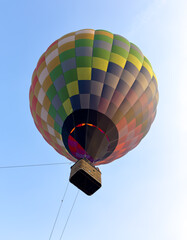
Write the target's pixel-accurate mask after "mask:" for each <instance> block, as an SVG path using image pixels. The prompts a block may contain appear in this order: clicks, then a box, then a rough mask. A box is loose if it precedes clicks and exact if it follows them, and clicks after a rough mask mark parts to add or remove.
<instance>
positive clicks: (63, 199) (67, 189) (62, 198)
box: [49, 181, 69, 240]
mask: <svg viewBox="0 0 187 240" xmlns="http://www.w3.org/2000/svg"><path fill="white" fill-rule="evenodd" d="M68 186H69V181H68V183H67V186H66V190H65V192H64V195H63V198H62V200H61V203H60V207H59V209H58V212H57V216H56V218H55V221H54V224H53V227H52V230H51V234H50V237H49V240H50V239H51V237H52V235H53V231H54V228H55V225H56V222H57V220H58V217H59V214H60V210H61V208H62V204H63V202H64V198H65V196H66V192H67V190H68Z"/></svg>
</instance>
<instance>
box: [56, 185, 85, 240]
mask: <svg viewBox="0 0 187 240" xmlns="http://www.w3.org/2000/svg"><path fill="white" fill-rule="evenodd" d="M79 192H80V190H78V191H77V194H76V196H75V199H74V202H73V205H72V207H71V210H70V212H69V215H68V218H67V221H66V223H65V225H64V228H63V230H62V234H61V236H60V238H59V240H61V239H62V237H63V235H64V232H65V229H66V226H67V224H68V220H69V218H70V216H71V213H72V210H73V208H74V206H75V202H76V200H77V197H78V194H79Z"/></svg>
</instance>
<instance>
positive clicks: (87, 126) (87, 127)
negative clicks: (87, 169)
mask: <svg viewBox="0 0 187 240" xmlns="http://www.w3.org/2000/svg"><path fill="white" fill-rule="evenodd" d="M77 128H82V129H77ZM91 128H93V129H91ZM97 131H99V132H98V133H97V135H98V136H99V135H102V136H100V137H101V138H102V142H104V141H105V145H106V144H107V141H108V146H107V150H108V147H109V145H110V140H109V137H108V135H107V134H106V133H105V132H104V131H103V130H102V129H101V128H100V127H98V126H95V125H94V124H91V123H81V124H78V125H77V126H76V127H74V128H73V129H72V130H71V131H70V134H69V137H68V146H69V149H70V151H71V154H72V155H73V156H74V157H75V158H76V159H78V160H80V159H83V158H87V159H88V160H89V161H91V162H92V163H93V162H98V161H99V160H100V159H98V158H95V159H94V158H93V157H92V156H91V155H90V154H89V153H88V152H87V151H86V150H85V149H86V147H85V149H84V148H83V147H82V146H81V145H80V144H79V142H78V141H76V139H75V138H74V135H76V134H77V133H76V132H82V133H83V132H87V133H88V132H89V134H90V132H93V133H94V134H96V132H97ZM85 137H87V135H85ZM106 140H107V141H106ZM88 151H89V149H88Z"/></svg>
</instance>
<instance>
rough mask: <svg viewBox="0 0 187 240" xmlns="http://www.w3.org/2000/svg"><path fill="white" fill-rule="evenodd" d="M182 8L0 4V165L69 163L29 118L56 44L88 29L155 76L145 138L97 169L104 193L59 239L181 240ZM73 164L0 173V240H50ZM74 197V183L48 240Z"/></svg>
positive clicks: (186, 224)
mask: <svg viewBox="0 0 187 240" xmlns="http://www.w3.org/2000/svg"><path fill="white" fill-rule="evenodd" d="M186 10H187V4H186V2H185V0H178V1H174V0H171V1H169V0H157V1H148V0H142V1H138V0H134V1H124V0H116V1H111V0H108V1H106V0H103V1H101V0H100V1H99V0H95V1H88V2H86V1H85V0H84V1H83V0H79V1H71V0H70V1H60V0H53V1H49V0H46V1H36V0H33V1H21V0H18V1H3V0H1V10H0V11H1V14H0V21H1V44H0V51H1V58H0V66H1V94H0V107H1V117H0V126H1V138H0V150H1V157H0V166H7V165H22V164H37V163H54V162H68V161H67V160H66V159H65V158H64V157H62V156H60V155H59V154H58V153H56V152H55V151H54V150H53V149H52V148H51V147H50V146H48V144H47V143H46V142H45V141H44V140H43V138H42V136H41V135H40V134H39V133H38V132H37V129H36V127H35V126H34V123H33V120H32V117H31V114H30V110H29V97H28V93H29V87H30V82H31V76H32V72H33V70H34V67H35V66H36V63H37V61H38V58H39V57H40V55H41V54H42V53H43V52H44V51H45V50H46V48H47V47H48V46H49V45H50V44H51V43H52V42H53V41H54V40H56V39H57V38H59V37H61V36H63V35H64V34H66V33H69V32H71V31H75V30H79V29H83V28H93V29H106V30H109V31H111V32H113V33H118V34H121V35H123V36H124V37H126V38H127V39H128V40H129V41H131V42H133V43H135V44H136V45H137V46H139V48H140V49H141V50H142V52H143V53H144V54H145V56H146V57H147V58H148V59H149V60H150V62H151V64H152V66H153V69H154V71H155V73H156V76H157V78H158V84H159V92H160V100H159V105H158V112H157V116H156V119H155V122H154V123H153V126H152V127H151V130H150V132H149V133H148V135H147V136H146V137H145V138H144V139H143V140H142V142H141V143H140V145H139V146H138V147H137V148H136V149H134V150H133V151H132V152H130V153H128V154H127V155H126V156H124V157H122V158H121V159H119V160H117V161H115V162H113V163H111V164H109V165H104V166H101V170H102V181H103V186H102V188H101V189H100V190H99V191H98V192H97V193H96V194H95V195H93V196H92V197H87V196H86V195H84V194H83V193H81V192H80V193H79V196H78V199H77V202H76V205H75V208H74V209H73V212H72V215H71V218H70V220H69V222H68V225H67V228H66V231H65V233H64V239H66V240H70V239H74V238H75V237H76V238H77V239H81V240H87V239H89V240H92V239H94V240H95V239H98V240H100V239H107V240H113V239H117V240H124V239H128V240H137V239H139V240H150V239H151V240H158V239H159V240H186V239H187V205H186V202H187V160H186V159H187V157H186V148H187V141H186V135H187V124H186V121H187V111H186V105H187V94H186V89H187V81H186V66H187V48H186V42H187V16H186ZM69 168H70V165H69V164H67V165H57V166H50V167H49V166H48V167H47V166H46V167H38V168H34V167H33V168H19V169H0V193H1V197H0V239H3V240H25V239H26V240H31V239H32V240H33V239H36V240H37V239H40V240H44V239H45V240H46V239H49V235H50V231H51V228H52V225H53V222H54V219H55V217H56V213H57V210H58V207H59V204H60V201H61V199H62V196H63V193H64V190H65V187H66V185H67V182H68V178H69V173H70V170H69ZM76 192H77V189H76V188H75V187H74V186H73V185H70V186H69V188H68V192H67V195H66V198H65V200H64V203H63V207H62V212H61V214H60V217H59V221H58V223H57V226H56V229H55V231H54V235H53V238H52V239H59V237H60V234H61V231H62V229H63V226H64V224H65V221H66V219H67V216H68V213H69V211H70V208H71V206H72V203H73V200H74V198H75V195H76Z"/></svg>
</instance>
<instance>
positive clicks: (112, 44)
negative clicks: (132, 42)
mask: <svg viewBox="0 0 187 240" xmlns="http://www.w3.org/2000/svg"><path fill="white" fill-rule="evenodd" d="M115 35H116V34H114V36H115ZM112 46H113V44H112ZM129 52H130V46H129ZM129 52H128V55H127V58H126V62H125V65H124V67H123V70H122V72H121V74H120V76H119V79H118V83H117V85H116V88H117V86H118V84H119V81H120V79H121V76H122V74H123V71H124V70H125V66H126V63H127V59H128V56H129ZM116 88H115V89H114V92H113V94H112V97H111V99H110V103H111V100H112V98H113V96H114V94H115V92H116ZM124 98H125V97H124ZM110 103H109V105H108V108H107V109H106V112H107V111H108V109H109V107H110ZM106 112H105V113H106Z"/></svg>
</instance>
